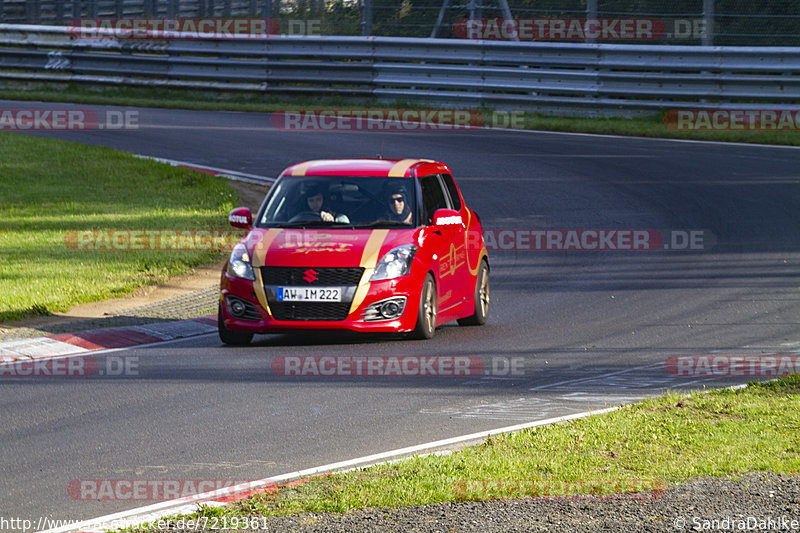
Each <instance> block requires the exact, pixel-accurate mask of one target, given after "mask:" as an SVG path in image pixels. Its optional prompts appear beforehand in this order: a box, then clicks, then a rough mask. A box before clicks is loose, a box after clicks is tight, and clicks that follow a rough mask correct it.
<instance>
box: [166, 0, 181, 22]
mask: <svg viewBox="0 0 800 533" xmlns="http://www.w3.org/2000/svg"><path fill="white" fill-rule="evenodd" d="M167 18H168V19H176V18H178V0H167Z"/></svg>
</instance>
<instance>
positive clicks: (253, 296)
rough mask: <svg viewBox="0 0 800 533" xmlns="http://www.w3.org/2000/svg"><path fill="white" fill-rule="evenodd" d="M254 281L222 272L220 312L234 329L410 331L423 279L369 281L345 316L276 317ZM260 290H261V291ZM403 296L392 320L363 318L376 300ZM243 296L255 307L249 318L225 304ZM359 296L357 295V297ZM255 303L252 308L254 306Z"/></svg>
mask: <svg viewBox="0 0 800 533" xmlns="http://www.w3.org/2000/svg"><path fill="white" fill-rule="evenodd" d="M255 283H258V281H256V282H253V281H249V280H245V279H241V278H236V277H233V276H231V275H229V274H228V273H227V272H223V274H222V279H221V283H220V310H221V311H220V312H221V313H222V320H223V322H224V324H225V327H226V328H228V329H230V330H234V331H250V332H253V333H278V332H282V331H298V330H349V331H360V332H375V333H392V332H396V333H405V332H410V331H413V330H414V328H415V327H416V323H417V312H418V309H419V301H420V295H419V292H420V289H421V287H422V282H421V281H420V282H418V281H417V280H416V279H415V278H414V277H413V276H411V275H407V276H402V277H399V278H395V279H391V280H383V281H375V282H368V283H367V284H366V295H365V296H364V297H363V300H361V301H360V302H359V301H357V302H356V303H357V305H351V306H350V310H349V312H348V313H347V317H346V318H345V319H344V320H277V319H276V318H275V317H274V316H273V315H272V313H271V312H270V310H269V309H268V306H269V303H268V302H267V307H265V306H264V305H263V303H262V301H261V299H260V298H259V296H258V295H257V293H256V286H255V285H254V284H255ZM262 294H263V293H262ZM401 296H404V297H405V298H406V302H405V308H404V310H403V312H402V314H401V315H400V316H399V317H398V318H396V319H391V320H380V321H365V320H364V314H365V311H366V309H367V308H368V307H369V306H370V305H372V304H374V303H377V302H380V301H383V300H385V299H387V298H392V297H401ZM236 298H238V299H240V300H244V301H245V302H246V303H247V307H248V308H249V309H252V310H253V311H257V316H258V318H257V319H256V315H255V314H254V313H252V312H251V313H248V318H252V319H242V318H237V317H234V316H233V315H232V314H231V312H230V308H229V306H228V303H229V301H232V300H233V299H236ZM357 300H358V299H357ZM253 307H254V309H253Z"/></svg>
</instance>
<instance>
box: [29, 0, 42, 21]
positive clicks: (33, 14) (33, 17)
mask: <svg viewBox="0 0 800 533" xmlns="http://www.w3.org/2000/svg"><path fill="white" fill-rule="evenodd" d="M41 14H42V11H41V5H39V0H28V1H27V2H25V20H27V21H28V24H39V22H40V21H41Z"/></svg>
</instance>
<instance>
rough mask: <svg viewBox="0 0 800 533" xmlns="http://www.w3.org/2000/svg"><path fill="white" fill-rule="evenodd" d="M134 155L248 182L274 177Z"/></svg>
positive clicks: (267, 179)
mask: <svg viewBox="0 0 800 533" xmlns="http://www.w3.org/2000/svg"><path fill="white" fill-rule="evenodd" d="M134 157H138V158H140V159H149V160H150V161H158V162H159V163H166V164H168V165H172V166H173V167H179V168H186V169H189V170H195V171H197V172H202V173H203V174H210V175H212V176H219V177H221V178H228V179H232V180H236V181H246V182H248V183H258V184H260V185H265V184H269V183H273V182H274V181H275V178H268V177H266V176H259V175H257V174H248V173H246V172H239V171H236V170H228V169H224V168H217V167H208V166H205V165H198V164H196V163H187V162H186V161H176V160H174V159H164V158H162V157H153V156H149V155H140V154H134Z"/></svg>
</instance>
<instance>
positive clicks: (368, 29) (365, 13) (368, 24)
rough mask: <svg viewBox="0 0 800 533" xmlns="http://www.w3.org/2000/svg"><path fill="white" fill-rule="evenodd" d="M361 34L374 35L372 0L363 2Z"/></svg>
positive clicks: (363, 0)
mask: <svg viewBox="0 0 800 533" xmlns="http://www.w3.org/2000/svg"><path fill="white" fill-rule="evenodd" d="M361 35H363V36H365V37H367V36H369V35H372V0H362V2H361Z"/></svg>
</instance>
